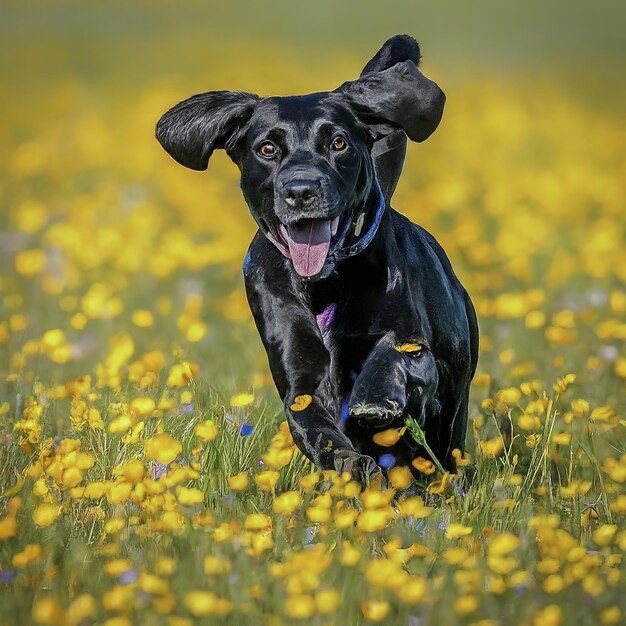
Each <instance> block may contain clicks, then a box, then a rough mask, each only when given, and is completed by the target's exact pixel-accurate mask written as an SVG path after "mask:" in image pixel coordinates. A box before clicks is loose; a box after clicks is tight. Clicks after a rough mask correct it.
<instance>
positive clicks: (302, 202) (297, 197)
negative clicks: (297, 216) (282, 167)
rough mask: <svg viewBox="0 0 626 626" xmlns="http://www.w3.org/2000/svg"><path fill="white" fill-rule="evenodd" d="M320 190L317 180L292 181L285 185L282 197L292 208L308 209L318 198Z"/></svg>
mask: <svg viewBox="0 0 626 626" xmlns="http://www.w3.org/2000/svg"><path fill="white" fill-rule="evenodd" d="M319 188H320V184H319V181H316V180H290V181H289V182H287V183H285V184H284V185H283V188H282V196H283V199H284V201H285V202H286V203H287V204H288V205H289V206H290V207H293V208H302V207H307V206H309V205H311V204H313V202H314V201H315V199H316V198H317V196H318V192H319Z"/></svg>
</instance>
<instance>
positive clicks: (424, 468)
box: [411, 456, 435, 476]
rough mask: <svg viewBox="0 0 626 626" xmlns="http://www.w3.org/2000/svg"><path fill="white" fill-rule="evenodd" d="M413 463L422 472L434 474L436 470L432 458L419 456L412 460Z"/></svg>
mask: <svg viewBox="0 0 626 626" xmlns="http://www.w3.org/2000/svg"><path fill="white" fill-rule="evenodd" d="M411 465H412V466H413V467H414V468H415V469H416V470H417V471H418V472H421V473H422V474H426V475H427V476H428V475H429V474H432V473H433V472H434V471H435V464H434V463H433V462H432V461H431V460H430V459H425V458H424V457H421V456H418V457H416V458H414V459H413V460H412V461H411Z"/></svg>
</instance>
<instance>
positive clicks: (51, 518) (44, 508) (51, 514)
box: [33, 504, 61, 528]
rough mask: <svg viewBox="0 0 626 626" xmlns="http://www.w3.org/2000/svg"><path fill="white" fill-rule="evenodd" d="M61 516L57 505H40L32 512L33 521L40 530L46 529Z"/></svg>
mask: <svg viewBox="0 0 626 626" xmlns="http://www.w3.org/2000/svg"><path fill="white" fill-rule="evenodd" d="M59 515H61V507H60V506H59V505H58V504H40V505H39V506H38V507H37V508H36V509H35V510H34V511H33V521H34V522H35V524H37V526H39V527H40V528H47V527H48V526H50V525H52V524H54V522H55V521H56V519H57V518H58V517H59Z"/></svg>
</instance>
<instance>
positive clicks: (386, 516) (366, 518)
mask: <svg viewBox="0 0 626 626" xmlns="http://www.w3.org/2000/svg"><path fill="white" fill-rule="evenodd" d="M393 516H394V513H393V509H391V507H386V508H384V509H370V510H366V511H363V512H362V513H361V514H360V515H359V519H358V521H357V526H358V528H359V530H364V531H365V532H369V533H372V532H376V531H377V530H382V529H383V528H385V526H387V524H388V523H389V521H390V520H391V519H392V518H393Z"/></svg>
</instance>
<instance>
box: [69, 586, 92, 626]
mask: <svg viewBox="0 0 626 626" xmlns="http://www.w3.org/2000/svg"><path fill="white" fill-rule="evenodd" d="M97 612H98V603H97V602H96V600H95V598H94V597H93V596H90V595H89V594H88V593H83V594H81V595H79V596H78V597H76V598H74V600H72V602H71V603H70V605H69V607H68V609H67V619H68V622H69V625H70V626H78V625H79V624H81V623H83V624H84V623H86V622H87V621H88V620H93V619H94V618H95V616H96V614H97Z"/></svg>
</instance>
